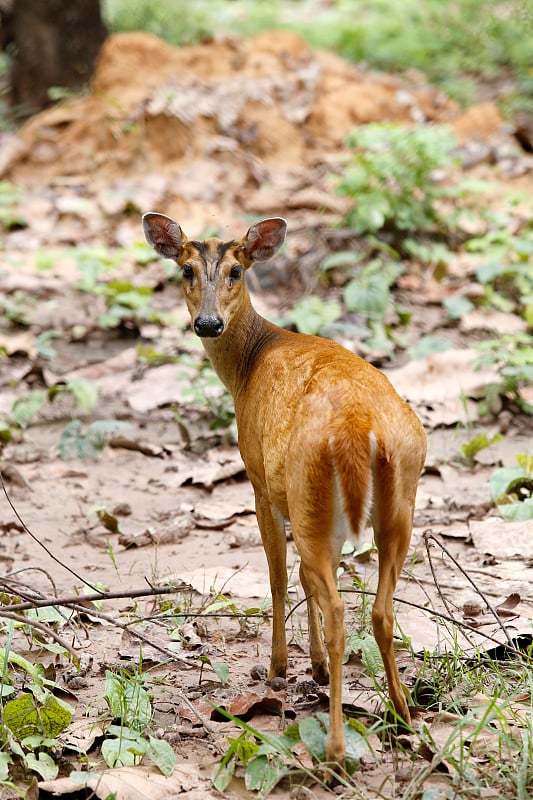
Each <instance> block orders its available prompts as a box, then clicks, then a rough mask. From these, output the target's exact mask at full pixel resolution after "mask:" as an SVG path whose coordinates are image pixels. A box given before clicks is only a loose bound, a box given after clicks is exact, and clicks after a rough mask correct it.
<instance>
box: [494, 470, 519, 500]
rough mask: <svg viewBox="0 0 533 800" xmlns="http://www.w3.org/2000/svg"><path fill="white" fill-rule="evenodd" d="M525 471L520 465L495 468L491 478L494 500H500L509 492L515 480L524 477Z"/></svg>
mask: <svg viewBox="0 0 533 800" xmlns="http://www.w3.org/2000/svg"><path fill="white" fill-rule="evenodd" d="M523 477H524V472H523V470H522V469H520V468H519V467H500V469H497V470H495V471H494V472H493V473H492V475H491V478H490V489H491V495H492V499H493V500H498V499H499V498H500V497H503V496H504V495H506V494H507V490H508V488H509V486H510V485H511V483H513V481H515V480H517V479H519V478H523Z"/></svg>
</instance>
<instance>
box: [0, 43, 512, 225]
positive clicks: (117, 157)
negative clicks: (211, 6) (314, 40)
mask: <svg viewBox="0 0 533 800" xmlns="http://www.w3.org/2000/svg"><path fill="white" fill-rule="evenodd" d="M461 116H462V115H461V111H460V109H459V107H458V106H457V104H456V103H455V102H453V101H451V100H450V99H449V98H448V97H446V95H444V94H443V93H442V92H441V91H439V90H437V89H435V88H434V87H432V86H430V85H429V84H427V83H426V82H425V81H424V79H423V78H422V77H421V76H419V75H413V76H412V78H411V79H409V80H405V79H400V78H398V77H395V76H392V75H386V74H383V73H378V72H373V71H369V70H367V69H365V68H362V67H358V66H354V65H352V64H350V63H349V62H347V61H346V60H344V59H342V58H340V57H338V56H336V55H334V54H332V53H328V52H323V51H320V50H318V51H314V50H311V49H310V48H309V47H308V46H307V44H306V43H305V41H304V40H303V39H302V38H301V37H299V36H298V35H297V34H295V33H290V32H281V31H275V32H268V33H262V34H260V35H257V36H254V37H251V38H249V39H246V40H241V39H237V38H224V39H221V40H216V41H211V42H208V43H204V44H198V45H191V46H186V47H180V48H175V47H171V46H170V45H168V44H166V43H165V42H163V41H162V40H160V39H158V38H157V37H155V36H153V35H151V34H148V33H127V34H118V35H115V36H111V37H110V38H109V39H108V40H107V41H106V42H105V44H104V46H103V48H102V50H101V52H100V55H99V58H98V62H97V66H96V71H95V75H94V78H93V81H92V85H91V90H90V92H89V93H88V94H87V95H86V96H84V97H80V98H75V99H71V100H68V101H66V102H64V103H63V104H61V105H60V106H56V107H54V108H51V109H49V110H46V111H44V112H42V113H40V114H38V115H36V116H35V117H33V118H32V119H31V120H30V121H28V123H27V124H26V125H25V126H24V127H23V128H22V129H21V131H20V132H19V134H18V136H17V137H16V139H14V140H11V141H10V142H9V143H8V145H9V146H8V147H7V150H5V151H4V155H3V158H2V157H0V171H2V170H3V175H4V176H5V177H7V178H9V179H10V180H17V179H18V180H21V181H23V182H24V183H25V184H26V185H29V186H35V185H36V184H37V185H39V184H40V185H41V186H43V185H46V184H48V185H50V183H54V181H55V180H57V179H61V181H63V182H64V181H65V180H67V182H68V183H70V185H73V183H75V182H76V181H79V182H81V183H84V184H87V183H93V184H94V185H95V186H97V185H98V184H99V181H100V180H101V181H104V180H105V182H106V183H107V185H109V183H110V182H112V181H113V180H115V181H117V180H120V179H122V180H123V179H125V178H127V179H133V180H138V179H139V178H144V179H146V178H147V176H149V175H151V174H155V175H158V176H160V177H161V180H163V182H165V184H166V185H168V188H169V192H170V195H172V196H173V197H174V200H175V204H176V205H179V206H180V209H179V211H180V212H181V213H183V211H185V212H186V210H187V209H186V208H184V206H185V207H187V206H188V205H189V204H190V203H192V202H194V203H196V204H198V203H199V202H200V203H201V202H203V203H205V204H207V205H208V206H209V205H211V204H214V203H216V204H217V210H218V213H219V214H220V213H221V208H220V205H221V204H222V205H223V206H224V205H226V203H227V202H228V201H229V207H231V206H234V204H237V206H238V205H239V204H240V200H241V199H242V198H241V195H242V192H243V190H244V189H246V190H247V203H246V205H247V207H248V208H249V200H250V190H252V192H253V191H256V194H257V190H258V189H259V187H262V192H261V197H257V198H256V200H257V202H256V205H255V208H258V209H259V210H260V211H262V210H266V207H268V208H270V207H271V206H272V205H276V200H275V198H272V197H270V196H269V192H268V185H269V184H270V185H271V186H275V187H276V192H280V193H282V194H285V199H286V197H287V193H288V194H289V195H290V197H291V198H292V204H293V207H294V203H295V202H296V203H297V202H298V201H295V200H294V198H295V196H297V195H298V192H299V191H301V190H302V189H303V188H305V187H309V186H312V187H315V188H316V186H317V184H316V175H315V176H314V177H313V179H312V180H309V175H310V173H312V172H313V170H316V169H318V170H319V171H320V170H321V169H322V170H323V172H325V171H327V169H326V167H327V166H328V165H329V167H331V165H332V163H333V164H334V163H335V162H338V159H339V153H342V143H343V139H344V137H345V135H346V133H347V132H348V131H349V130H350V129H351V128H353V127H355V126H356V125H358V124H361V123H368V122H373V121H399V122H402V123H405V124H412V123H417V122H428V121H429V122H432V121H434V122H438V123H450V124H455V123H457V125H458V130H459V131H461V130H462V129H464V130H465V131H467V133H468V136H472V135H475V133H476V130H479V131H480V132H481V134H482V135H486V133H487V119H489V122H490V126H489V127H490V129H491V130H493V129H494V128H497V127H498V126H499V125H501V118H500V117H499V114H498V112H497V111H496V109H495V107H493V106H490V108H486V109H481V111H479V113H478V114H477V115H476V114H475V113H470V116H469V119H468V120H467V123H464V124H463V128H462V129H461ZM318 193H319V194H320V191H319V190H318ZM316 201H317V197H316V196H315V194H313V196H312V197H311V196H310V194H309V191H307V190H306V191H305V192H304V193H303V195H302V201H301V202H302V203H303V204H304V205H305V204H307V205H308V204H309V203H310V202H311V203H314V202H316ZM318 201H319V204H320V197H318ZM337 202H338V199H337ZM331 203H333V204H334V203H335V198H331ZM252 205H253V204H252ZM280 205H281V199H280ZM330 205H331V204H330ZM250 210H254V207H253V208H251V209H250ZM332 210H333V209H332Z"/></svg>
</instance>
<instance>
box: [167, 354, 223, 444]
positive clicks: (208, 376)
mask: <svg viewBox="0 0 533 800" xmlns="http://www.w3.org/2000/svg"><path fill="white" fill-rule="evenodd" d="M179 362H180V363H181V364H182V365H183V367H185V368H186V370H183V371H181V373H180V372H179V371H178V375H180V374H181V376H182V377H184V378H186V379H187V380H188V382H189V384H190V385H189V386H187V387H186V388H185V389H184V390H183V392H182V397H183V400H185V401H187V402H189V403H191V405H193V406H196V407H198V408H200V409H205V411H207V413H208V414H209V416H210V417H212V420H211V423H210V425H209V428H210V430H212V431H216V430H219V429H221V428H231V427H232V426H234V422H235V409H234V406H233V400H232V398H231V395H230V393H229V392H228V390H227V389H226V388H225V387H224V386H223V385H222V383H221V381H220V379H219V378H218V376H217V374H216V372H215V371H214V369H213V367H212V366H211V364H210V362H208V361H205V360H202V361H198V360H197V359H194V358H191V357H189V356H181V357H180V359H179ZM191 368H192V370H193V371H195V373H196V374H195V375H194V378H193V379H192V380H191V374H190V370H191ZM178 421H180V422H181V417H180V416H179V415H178Z"/></svg>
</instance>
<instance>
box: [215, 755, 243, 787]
mask: <svg viewBox="0 0 533 800" xmlns="http://www.w3.org/2000/svg"><path fill="white" fill-rule="evenodd" d="M236 766H237V764H236V762H235V759H233V758H231V759H229V761H227V763H224V762H221V763H220V764H217V766H216V768H215V770H214V772H213V775H212V776H211V783H212V784H213V786H214V787H215V789H218V791H219V792H224V791H225V790H226V789H227V788H228V786H229V785H230V783H231V779H232V778H233V776H234V774H235V767H236Z"/></svg>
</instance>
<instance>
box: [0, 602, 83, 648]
mask: <svg viewBox="0 0 533 800" xmlns="http://www.w3.org/2000/svg"><path fill="white" fill-rule="evenodd" d="M0 617H2V618H3V619H11V620H13V621H14V622H21V623H22V624H23V625H30V626H31V627H32V628H36V629H37V630H39V631H41V633H44V634H45V635H46V636H50V638H51V639H54V641H56V642H57V643H58V644H59V645H61V647H64V648H65V650H67V651H68V652H69V653H70V655H71V656H72V657H73V658H75V659H77V658H78V654H77V652H76V651H75V650H74V648H73V647H71V646H70V645H69V644H67V643H66V642H65V641H64V640H63V639H62V638H61V636H58V634H57V633H56V632H55V631H54V630H53V629H52V628H51V627H50V626H49V625H45V624H44V622H39V621H38V620H36V619H30V618H29V617H25V616H23V615H21V614H12V613H11V612H10V611H0Z"/></svg>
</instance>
